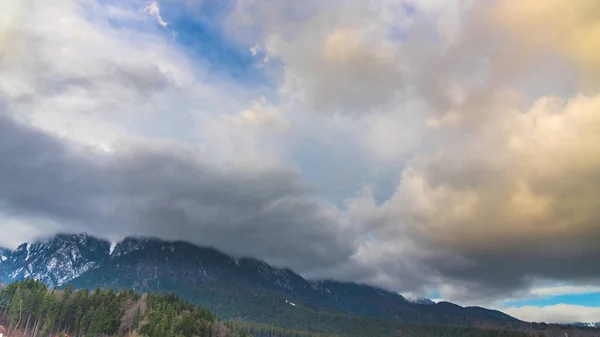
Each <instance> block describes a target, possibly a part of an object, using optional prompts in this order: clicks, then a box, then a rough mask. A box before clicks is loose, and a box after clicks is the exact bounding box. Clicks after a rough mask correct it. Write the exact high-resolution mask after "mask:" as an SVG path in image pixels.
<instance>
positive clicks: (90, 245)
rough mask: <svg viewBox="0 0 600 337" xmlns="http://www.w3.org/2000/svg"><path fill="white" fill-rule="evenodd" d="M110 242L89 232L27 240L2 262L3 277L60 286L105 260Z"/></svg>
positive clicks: (6, 280) (7, 280) (7, 279)
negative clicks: (36, 240) (40, 239)
mask: <svg viewBox="0 0 600 337" xmlns="http://www.w3.org/2000/svg"><path fill="white" fill-rule="evenodd" d="M109 248H110V244H109V243H108V242H107V241H103V240H99V239H96V238H93V237H90V236H88V235H87V234H78V235H65V234H58V235H56V236H55V237H53V238H51V239H48V240H44V241H38V242H33V243H24V244H22V245H20V246H19V247H18V248H17V249H16V250H15V251H13V252H11V253H10V254H4V253H0V254H1V255H2V256H4V257H6V258H5V259H2V257H0V259H2V260H3V262H2V275H0V277H2V278H3V279H2V281H4V282H11V281H15V280H23V279H26V278H33V279H37V280H40V281H42V282H44V283H46V284H47V285H48V286H50V287H58V286H61V285H63V284H66V283H68V282H70V281H71V280H73V279H75V278H77V277H78V276H80V275H81V274H83V273H85V272H86V271H88V270H90V269H92V268H93V267H94V266H96V265H97V264H98V263H99V262H100V261H103V260H104V259H105V258H106V257H107V256H108V252H109Z"/></svg>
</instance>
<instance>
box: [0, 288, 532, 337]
mask: <svg viewBox="0 0 600 337" xmlns="http://www.w3.org/2000/svg"><path fill="white" fill-rule="evenodd" d="M318 320H319V321H321V323H322V324H319V325H318V326H319V327H320V328H319V330H320V331H314V330H313V331H292V330H286V329H284V328H282V327H276V326H271V325H266V324H261V323H255V322H249V321H244V320H233V321H222V320H220V319H219V318H218V317H216V315H215V314H214V313H213V312H211V311H209V310H207V309H206V308H204V307H202V306H201V305H198V304H193V303H191V302H188V301H185V300H183V299H181V298H180V297H179V295H177V294H174V293H156V294H139V293H137V292H135V291H134V290H131V289H129V290H123V289H121V290H118V291H115V290H114V289H102V288H100V287H98V288H96V289H94V290H89V289H79V290H75V289H74V288H73V286H67V287H65V288H64V289H62V290H57V289H48V288H47V287H46V285H44V284H43V283H42V282H39V281H36V280H31V279H29V280H25V281H21V282H13V283H11V284H9V285H7V286H5V287H3V288H2V290H1V291H0V325H3V326H4V327H5V329H6V330H5V331H6V335H7V336H10V337H13V336H26V337H52V336H61V335H64V334H67V335H69V336H72V337H77V336H85V337H98V336H119V337H120V336H123V337H135V336H144V337H194V336H196V337H250V336H254V337H335V336H365V337H371V336H372V337H375V336H377V337H385V336H409V337H410V336H415V337H416V336H457V337H458V336H469V337H479V336H481V337H483V336H496V337H523V336H531V335H530V334H525V333H521V332H517V331H510V330H501V329H500V330H498V329H496V330H485V329H478V328H468V327H452V326H439V325H417V324H405V323H399V322H392V321H384V320H374V319H367V318H362V317H356V316H348V315H341V314H336V313H324V314H323V317H319V318H318ZM311 323H314V322H311ZM307 326H308V325H307ZM311 326H315V324H311Z"/></svg>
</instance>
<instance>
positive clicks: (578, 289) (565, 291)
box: [530, 285, 600, 297]
mask: <svg viewBox="0 0 600 337" xmlns="http://www.w3.org/2000/svg"><path fill="white" fill-rule="evenodd" d="M599 292H600V286H574V285H564V286H554V287H539V288H533V289H531V291H530V293H531V294H532V295H534V296H536V297H551V296H559V295H578V294H591V293H599Z"/></svg>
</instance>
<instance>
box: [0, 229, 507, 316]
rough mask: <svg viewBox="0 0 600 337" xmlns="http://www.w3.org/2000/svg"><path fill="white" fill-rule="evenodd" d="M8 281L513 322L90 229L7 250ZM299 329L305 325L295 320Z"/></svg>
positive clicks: (219, 307) (312, 311)
mask: <svg viewBox="0 0 600 337" xmlns="http://www.w3.org/2000/svg"><path fill="white" fill-rule="evenodd" d="M2 254H3V255H2V256H6V259H4V260H3V261H0V281H3V282H7V283H8V282H12V281H15V280H23V279H26V278H34V279H38V280H41V281H42V282H44V283H45V284H47V285H48V286H50V287H62V286H64V285H66V284H67V283H72V284H74V285H75V286H76V287H77V288H95V287H97V286H102V287H105V288H108V287H115V288H133V289H135V290H138V291H142V292H154V291H169V292H177V293H179V294H180V295H181V296H182V297H183V298H185V299H188V300H191V301H193V302H200V303H202V304H203V305H205V306H206V307H208V308H209V309H211V310H212V311H214V312H216V313H218V314H219V315H221V316H223V317H224V318H226V319H234V318H235V319H245V320H253V321H257V322H264V323H268V324H275V325H277V324H281V322H283V321H286V319H287V320H288V321H289V318H290V317H306V319H310V318H309V317H311V315H316V314H319V313H321V312H323V311H326V312H339V313H344V314H351V315H359V316H364V317H371V318H375V319H390V320H396V321H401V322H409V323H410V322H416V323H428V324H452V325H486V326H498V327H505V326H511V325H515V324H518V323H519V321H518V320H516V319H515V318H513V317H511V316H508V315H506V314H504V313H501V312H499V311H494V310H488V309H484V308H478V307H466V308H463V307H460V306H458V305H455V304H451V303H448V302H440V303H437V304H435V303H430V302H427V301H422V303H413V302H410V301H408V300H406V299H405V298H404V297H402V296H401V295H399V294H397V293H393V292H389V291H386V290H382V289H378V288H374V287H370V286H366V285H360V284H355V283H344V282H337V281H331V280H322V281H308V280H306V279H304V278H303V277H302V276H300V275H298V274H297V273H295V272H293V271H292V270H289V269H282V268H275V267H273V266H270V265H269V264H267V263H265V262H263V261H260V260H256V259H252V258H233V257H230V256H228V255H226V254H223V253H221V252H219V251H217V250H215V249H212V248H206V247H198V246H195V245H193V244H190V243H187V242H182V241H175V242H168V241H163V240H159V239H154V238H135V237H129V238H126V239H124V240H123V241H121V242H119V243H118V244H116V245H115V246H114V247H112V249H111V245H110V243H109V242H107V241H104V240H100V239H96V238H93V237H91V236H88V235H86V234H79V235H66V234H59V235H56V236H55V237H54V238H51V239H49V240H46V241H39V242H35V243H26V244H22V245H21V246H19V248H17V249H16V250H15V251H13V252H10V251H6V252H3V253H2ZM291 328H302V327H301V326H300V327H296V326H291Z"/></svg>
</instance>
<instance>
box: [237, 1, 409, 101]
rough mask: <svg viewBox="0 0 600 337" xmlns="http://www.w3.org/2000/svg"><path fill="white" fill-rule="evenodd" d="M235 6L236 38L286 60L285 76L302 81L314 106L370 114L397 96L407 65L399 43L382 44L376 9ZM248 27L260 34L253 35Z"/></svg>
mask: <svg viewBox="0 0 600 337" xmlns="http://www.w3.org/2000/svg"><path fill="white" fill-rule="evenodd" d="M236 4H237V6H236V9H235V10H234V11H233V12H232V13H231V14H230V18H229V28H230V30H231V31H232V32H233V33H234V34H235V35H234V36H237V38H238V39H239V40H240V41H245V42H249V41H252V44H251V45H253V46H255V47H253V48H256V45H258V46H259V47H262V46H264V47H265V49H266V50H269V51H270V52H269V58H270V59H271V58H273V57H277V58H278V59H281V60H282V61H283V62H284V63H285V69H286V75H285V76H286V78H287V79H286V80H287V81H289V80H291V79H290V77H291V78H293V79H294V80H297V81H300V82H301V83H302V88H303V102H304V103H306V104H307V105H309V106H310V107H311V108H312V109H314V110H316V111H320V112H325V113H337V112H341V113H357V112H366V111H369V110H370V109H372V108H374V107H377V106H381V105H385V104H386V103H387V102H389V101H391V100H393V99H394V97H395V95H396V91H397V90H398V89H399V88H400V86H401V84H402V76H403V75H402V73H403V71H404V69H403V65H402V62H401V59H400V58H399V54H398V50H397V47H398V46H397V45H395V44H393V43H388V44H382V42H385V39H386V37H385V35H386V34H387V30H386V27H383V26H380V25H379V24H378V23H375V24H373V23H372V22H371V23H369V18H374V17H373V16H374V15H375V13H376V12H377V10H368V9H367V7H366V5H363V4H359V3H356V4H351V3H348V2H344V1H334V2H331V3H328V4H327V5H325V6H324V7H317V4H316V3H315V2H307V3H306V4H303V5H302V6H300V5H298V4H292V3H288V2H285V1H277V2H272V1H254V2H252V3H251V4H249V3H247V2H246V1H238V2H237V3H236ZM340 6H341V7H340ZM340 8H341V9H342V10H340ZM381 10H384V8H381ZM374 22H377V21H374ZM249 31H259V32H260V34H259V35H258V36H256V35H248V32H249Z"/></svg>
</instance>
